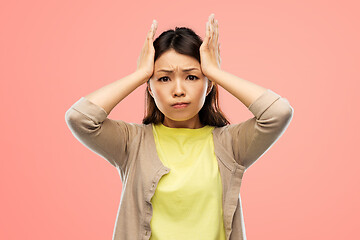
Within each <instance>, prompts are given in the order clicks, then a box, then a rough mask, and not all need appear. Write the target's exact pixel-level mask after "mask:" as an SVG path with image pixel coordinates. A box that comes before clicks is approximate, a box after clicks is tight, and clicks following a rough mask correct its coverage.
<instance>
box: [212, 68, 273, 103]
mask: <svg viewBox="0 0 360 240" xmlns="http://www.w3.org/2000/svg"><path fill="white" fill-rule="evenodd" d="M207 77H208V78H209V79H210V80H211V81H213V82H215V83H217V84H219V85H220V86H221V87H223V88H224V89H225V90H227V91H228V92H229V93H231V94H232V95H234V96H235V97H236V98H237V99H239V100H240V101H241V102H242V103H243V104H244V105H245V106H246V107H247V108H249V106H250V105H251V103H253V102H254V101H255V100H256V99H258V98H259V97H260V96H261V95H262V94H263V93H264V92H265V91H266V90H267V89H266V88H264V87H262V86H259V85H257V84H255V83H253V82H250V81H247V80H245V79H241V78H239V77H237V76H235V75H233V74H231V73H228V72H225V71H224V70H222V69H217V68H214V69H212V70H211V71H209V72H208V74H207Z"/></svg>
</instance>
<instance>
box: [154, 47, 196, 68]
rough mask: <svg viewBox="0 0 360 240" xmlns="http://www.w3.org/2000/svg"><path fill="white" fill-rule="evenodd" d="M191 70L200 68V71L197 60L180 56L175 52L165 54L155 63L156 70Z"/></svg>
mask: <svg viewBox="0 0 360 240" xmlns="http://www.w3.org/2000/svg"><path fill="white" fill-rule="evenodd" d="M189 68H198V69H200V63H199V62H198V61H197V59H195V58H193V57H191V56H188V55H184V54H179V53H177V52H175V51H167V52H165V53H163V54H162V55H161V56H160V57H159V58H158V59H156V61H155V66H154V70H155V71H157V70H160V69H165V70H169V71H170V70H171V71H175V72H182V71H183V70H185V69H189Z"/></svg>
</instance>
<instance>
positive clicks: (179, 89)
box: [173, 80, 185, 97]
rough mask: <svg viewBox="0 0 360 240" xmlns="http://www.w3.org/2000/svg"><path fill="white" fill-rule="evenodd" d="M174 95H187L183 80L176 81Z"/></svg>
mask: <svg viewBox="0 0 360 240" xmlns="http://www.w3.org/2000/svg"><path fill="white" fill-rule="evenodd" d="M173 96H174V97H180V96H185V89H184V86H183V84H182V82H181V80H176V81H175V86H174V91H173Z"/></svg>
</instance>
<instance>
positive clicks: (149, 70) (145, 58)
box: [136, 19, 158, 80]
mask: <svg viewBox="0 0 360 240" xmlns="http://www.w3.org/2000/svg"><path fill="white" fill-rule="evenodd" d="M157 27H158V23H157V21H156V20H155V19H154V20H153V23H152V24H151V28H150V30H149V32H148V34H147V36H146V40H145V43H144V45H143V48H142V49H141V54H140V56H139V58H138V61H137V69H136V70H137V71H140V72H143V73H145V74H146V76H147V77H148V79H149V78H150V77H151V76H152V75H153V73H154V58H155V49H154V44H153V42H154V36H155V32H156V29H157ZM148 79H147V80H148Z"/></svg>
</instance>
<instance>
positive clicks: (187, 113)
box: [143, 27, 229, 127]
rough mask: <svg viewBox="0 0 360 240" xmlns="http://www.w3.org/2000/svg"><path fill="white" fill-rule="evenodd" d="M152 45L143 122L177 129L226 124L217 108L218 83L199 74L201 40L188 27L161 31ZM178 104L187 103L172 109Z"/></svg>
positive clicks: (226, 121)
mask: <svg viewBox="0 0 360 240" xmlns="http://www.w3.org/2000/svg"><path fill="white" fill-rule="evenodd" d="M153 44H154V49H155V57H154V61H155V62H154V74H153V75H152V76H151V78H150V79H149V81H148V82H147V89H146V93H145V94H146V112H145V117H144V119H143V123H144V124H150V123H155V124H156V123H163V124H164V125H167V126H170V125H171V126H179V127H182V126H187V125H188V124H189V123H192V124H190V125H193V124H194V123H196V122H197V123H198V124H195V125H196V126H200V125H202V126H204V125H211V126H219V127H222V126H225V125H226V124H229V121H228V120H227V119H226V118H225V116H224V115H223V113H222V112H221V110H220V107H219V105H218V86H217V84H215V83H213V82H212V81H210V80H209V79H207V77H206V76H205V75H204V74H203V73H202V71H201V67H200V51H199V48H200V46H201V44H202V40H201V38H200V37H199V36H198V35H197V34H196V33H195V32H194V31H193V30H191V29H189V28H185V27H181V28H178V27H176V28H175V30H168V31H165V32H163V33H162V34H161V35H160V36H159V37H158V38H156V39H155V41H154V43H153ZM190 68H191V69H192V70H188V71H184V70H186V69H190ZM163 70H169V71H171V72H167V71H163ZM179 102H185V103H188V104H187V105H186V107H183V108H179V107H174V106H172V105H173V104H175V103H179ZM199 124H200V125H199Z"/></svg>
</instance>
